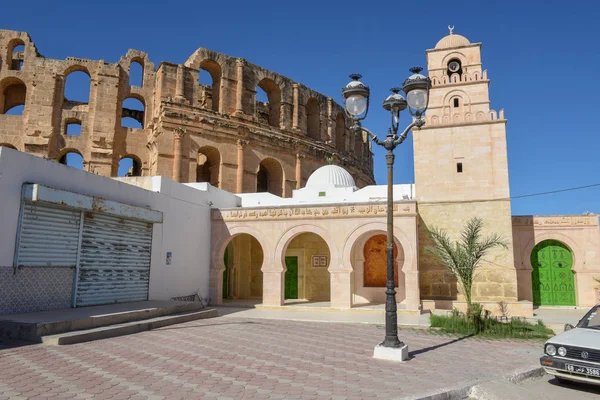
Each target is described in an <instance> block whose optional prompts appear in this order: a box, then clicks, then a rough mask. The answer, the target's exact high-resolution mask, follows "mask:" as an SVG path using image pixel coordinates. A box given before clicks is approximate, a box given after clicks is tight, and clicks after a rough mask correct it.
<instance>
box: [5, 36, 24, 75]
mask: <svg viewBox="0 0 600 400" xmlns="http://www.w3.org/2000/svg"><path fill="white" fill-rule="evenodd" d="M24 60H25V42H24V41H22V40H20V39H15V40H13V41H11V42H9V45H8V54H7V61H8V62H7V64H8V68H9V69H11V70H13V71H20V70H21V69H22V68H23V61H24Z"/></svg>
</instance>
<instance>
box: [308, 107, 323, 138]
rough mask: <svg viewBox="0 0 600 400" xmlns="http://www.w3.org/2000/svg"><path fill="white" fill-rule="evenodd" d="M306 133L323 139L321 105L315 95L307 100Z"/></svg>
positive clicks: (311, 136)
mask: <svg viewBox="0 0 600 400" xmlns="http://www.w3.org/2000/svg"><path fill="white" fill-rule="evenodd" d="M306 135H307V136H308V137H310V138H312V139H315V140H321V106H320V104H319V101H318V100H317V99H316V98H314V97H310V98H309V99H308V100H307V101H306Z"/></svg>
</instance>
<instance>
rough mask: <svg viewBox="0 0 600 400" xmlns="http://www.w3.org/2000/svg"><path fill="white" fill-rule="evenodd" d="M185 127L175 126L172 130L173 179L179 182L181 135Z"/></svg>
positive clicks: (183, 134)
mask: <svg viewBox="0 0 600 400" xmlns="http://www.w3.org/2000/svg"><path fill="white" fill-rule="evenodd" d="M185 133H186V131H185V129H183V128H177V129H175V131H173V142H174V148H173V180H174V181H177V182H181V159H182V155H183V137H184V136H185Z"/></svg>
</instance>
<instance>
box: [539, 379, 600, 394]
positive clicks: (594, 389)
mask: <svg viewBox="0 0 600 400" xmlns="http://www.w3.org/2000/svg"><path fill="white" fill-rule="evenodd" d="M548 383H549V384H551V385H553V386H561V387H564V388H569V389H573V390H577V391H579V392H585V393H591V394H597V395H600V386H595V385H592V384H591V383H582V382H572V381H567V380H562V381H559V380H558V379H556V378H553V379H550V380H549V381H548Z"/></svg>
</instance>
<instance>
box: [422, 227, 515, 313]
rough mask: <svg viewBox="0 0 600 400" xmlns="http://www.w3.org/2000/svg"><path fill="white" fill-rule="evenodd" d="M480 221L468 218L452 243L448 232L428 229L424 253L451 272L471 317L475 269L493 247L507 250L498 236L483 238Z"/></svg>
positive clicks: (494, 234) (506, 245)
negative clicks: (459, 287) (426, 245)
mask: <svg viewBox="0 0 600 400" xmlns="http://www.w3.org/2000/svg"><path fill="white" fill-rule="evenodd" d="M482 230H483V220H482V219H481V218H477V217H474V218H471V219H470V220H469V221H468V222H467V225H466V226H465V227H464V228H463V230H462V232H461V237H460V239H459V240H456V241H454V242H453V241H452V240H451V239H450V235H448V233H447V232H445V231H443V230H441V229H439V228H436V227H432V228H431V229H429V230H428V233H429V236H430V237H431V239H432V241H433V246H428V247H427V248H426V251H427V252H429V253H430V254H432V255H434V256H435V257H437V258H438V260H439V261H440V262H441V263H442V264H443V265H444V266H445V267H446V268H448V270H449V271H450V272H451V273H452V275H453V276H454V278H456V280H457V281H458V283H459V285H460V286H461V287H462V289H463V293H464V295H465V299H466V301H467V315H471V308H472V304H473V303H472V288H473V281H474V279H475V270H476V269H477V268H478V267H479V266H480V265H481V261H482V259H483V257H484V256H485V255H486V254H487V253H488V252H489V251H490V250H492V249H493V248H496V247H502V248H505V249H507V248H508V243H507V241H506V240H505V239H504V238H503V237H502V236H500V235H498V234H496V233H492V234H490V235H489V236H486V237H482V233H481V231H482Z"/></svg>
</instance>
